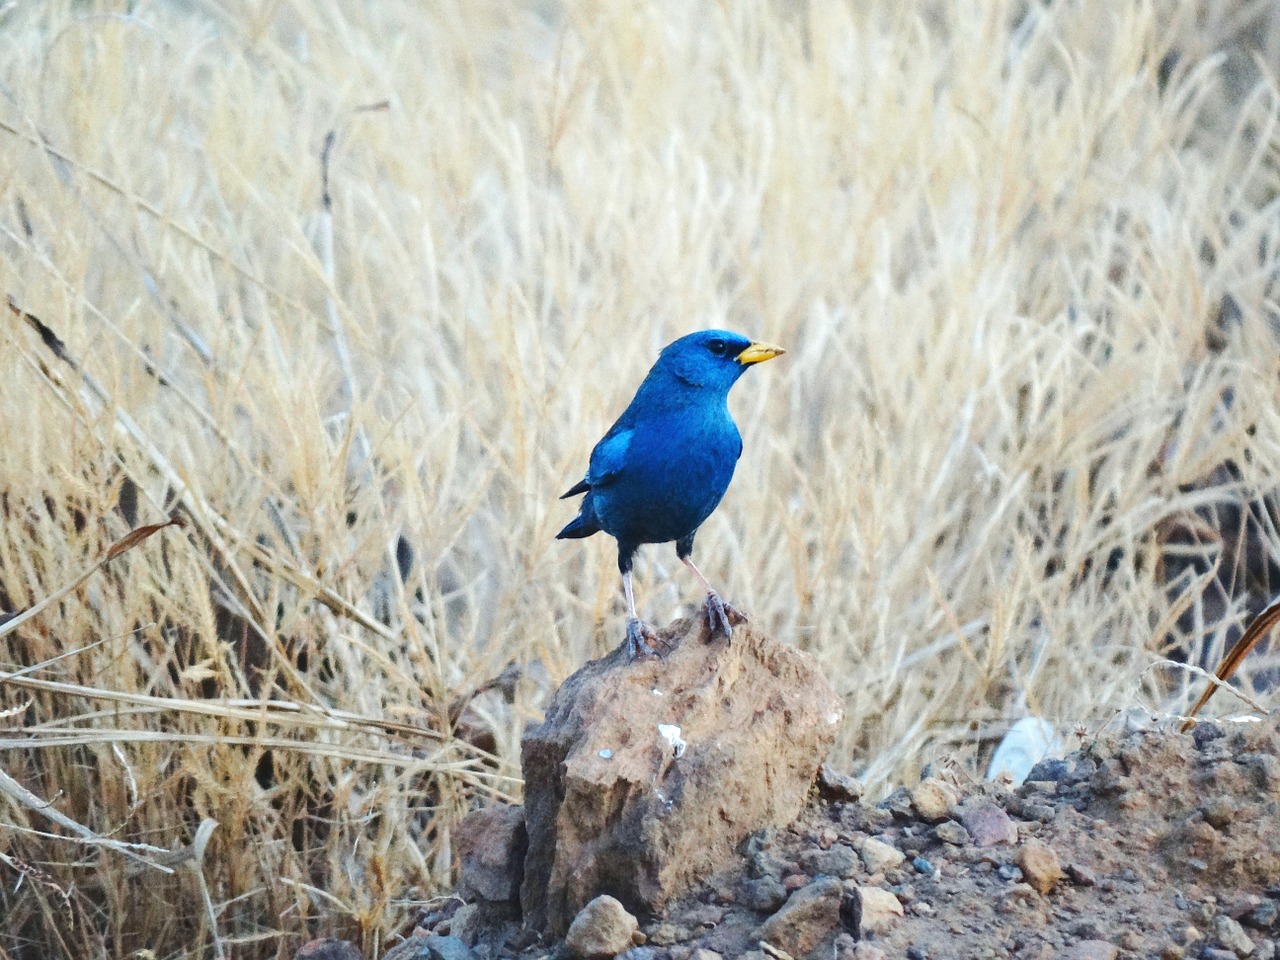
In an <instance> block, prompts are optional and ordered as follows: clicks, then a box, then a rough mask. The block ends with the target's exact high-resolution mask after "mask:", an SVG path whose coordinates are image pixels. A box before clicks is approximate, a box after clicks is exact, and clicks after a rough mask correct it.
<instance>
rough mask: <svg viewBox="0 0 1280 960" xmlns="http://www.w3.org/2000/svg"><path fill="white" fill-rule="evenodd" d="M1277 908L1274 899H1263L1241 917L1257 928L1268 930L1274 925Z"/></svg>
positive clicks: (1278, 911)
mask: <svg viewBox="0 0 1280 960" xmlns="http://www.w3.org/2000/svg"><path fill="white" fill-rule="evenodd" d="M1277 913H1280V910H1277V908H1276V904H1275V901H1274V900H1263V901H1262V902H1261V903H1260V904H1258V905H1257V906H1256V907H1254V908H1253V909H1252V910H1250V911H1249V912H1248V913H1246V914H1245V915H1244V917H1243V918H1242V919H1243V920H1244V922H1245V923H1247V924H1248V925H1249V926H1251V927H1256V928H1257V929H1259V930H1268V929H1270V928H1271V927H1274V926H1275V925H1276V916H1277Z"/></svg>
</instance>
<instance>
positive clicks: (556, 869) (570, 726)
mask: <svg viewBox="0 0 1280 960" xmlns="http://www.w3.org/2000/svg"><path fill="white" fill-rule="evenodd" d="M659 643H660V644H661V645H663V646H667V647H674V649H673V650H672V652H671V653H670V654H669V655H668V656H667V657H666V658H664V659H660V660H659V659H655V660H645V661H638V662H635V663H628V662H627V660H626V652H625V650H623V649H622V648H621V647H620V648H619V649H618V650H615V651H614V652H613V653H612V654H611V655H609V656H607V657H605V658H603V659H600V660H595V661H592V662H591V663H588V664H587V665H586V666H584V667H583V668H582V669H580V670H579V671H578V672H577V673H575V674H574V675H573V676H571V677H570V678H569V679H568V680H566V681H565V682H564V684H563V685H562V686H561V687H560V689H559V690H558V691H557V692H556V694H555V696H554V697H553V698H552V701H551V704H550V706H549V707H548V709H547V714H546V719H545V720H544V721H543V722H542V723H541V724H538V725H537V726H534V727H532V728H530V729H529V730H528V731H527V732H526V733H525V735H524V739H523V741H522V744H521V754H522V764H523V770H524V779H525V822H526V824H527V826H528V831H529V852H528V856H527V857H526V859H525V877H524V883H523V886H522V887H521V900H522V902H523V906H524V910H525V922H526V923H527V924H528V925H530V926H531V927H533V928H534V929H538V930H541V931H544V932H546V933H548V934H551V935H557V934H559V933H560V932H561V931H563V930H564V928H565V927H566V926H567V925H568V923H569V921H570V919H572V918H573V916H574V915H575V914H576V913H577V912H578V910H580V909H581V908H582V906H583V905H585V903H586V902H587V901H588V900H589V899H590V898H591V897H593V896H594V895H595V894H596V893H597V892H598V891H600V890H609V891H611V892H612V893H613V894H614V895H615V896H617V897H618V899H619V900H620V901H621V902H623V903H624V904H625V905H626V906H628V907H629V908H631V909H633V910H636V911H637V912H638V911H641V910H643V911H644V912H656V911H658V910H660V909H661V908H662V907H663V906H664V905H665V904H666V903H667V902H668V901H670V900H671V899H672V898H673V897H676V896H678V895H679V894H681V893H683V892H685V891H687V890H688V889H690V888H691V887H692V886H693V885H694V884H695V883H698V882H700V881H702V880H703V879H705V878H706V877H707V876H709V875H710V874H711V873H712V872H713V871H715V870H716V869H717V868H719V867H721V866H723V865H725V864H726V863H727V862H729V860H730V859H731V858H732V855H733V851H734V847H735V846H736V845H737V844H738V843H739V842H741V841H742V840H743V839H744V838H745V837H747V836H749V835H750V834H752V833H754V832H756V831H758V830H761V829H764V828H768V827H778V826H783V825H786V824H788V823H790V822H791V821H792V820H794V819H795V817H796V815H797V814H798V813H799V812H800V810H801V808H802V806H803V805H804V802H805V799H806V796H807V794H808V791H809V787H810V786H811V785H812V784H813V782H814V778H815V776H816V774H817V770H818V765H819V764H820V763H821V762H822V760H823V759H824V757H825V756H826V753H827V751H828V749H829V748H830V746H831V744H832V742H833V741H834V738H835V733H836V730H837V729H838V726H839V723H840V719H841V716H842V710H841V702H840V699H839V698H838V697H837V696H836V695H835V693H834V692H833V691H832V690H831V686H830V684H828V683H827V681H826V678H825V677H824V676H823V674H822V672H821V671H820V670H819V669H818V667H817V665H816V664H815V663H814V662H813V661H812V660H811V659H810V658H809V657H808V656H807V655H806V654H804V653H802V652H801V651H799V650H797V649H795V648H794V647H789V646H785V645H782V644H778V643H774V642H773V641H771V640H768V639H767V638H765V637H764V636H763V635H762V634H760V633H759V632H757V631H755V630H754V629H753V628H752V627H751V626H749V625H744V626H743V627H741V628H740V629H738V630H736V631H735V632H734V636H733V642H732V643H725V642H724V641H722V640H718V639H717V640H715V641H714V642H709V639H708V628H707V626H706V622H705V618H703V617H695V618H692V619H689V620H682V621H677V622H676V623H674V624H672V626H671V627H669V628H667V629H666V630H664V631H661V633H660V634H659ZM655 690H656V691H659V692H660V693H661V694H662V696H661V697H657V696H654V691H655ZM659 724H662V725H664V726H671V727H678V728H679V730H680V734H679V736H680V737H681V739H683V740H684V741H685V743H686V744H687V747H686V749H685V751H684V753H683V754H682V755H681V757H680V758H679V759H676V758H675V757H674V756H673V752H672V749H671V744H670V742H669V740H668V739H666V738H664V736H663V735H662V734H660V733H659V732H658V725H659Z"/></svg>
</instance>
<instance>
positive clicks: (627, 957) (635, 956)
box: [616, 947, 664, 960]
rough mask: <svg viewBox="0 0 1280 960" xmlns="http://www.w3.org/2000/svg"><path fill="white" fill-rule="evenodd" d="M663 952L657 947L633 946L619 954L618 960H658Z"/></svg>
mask: <svg viewBox="0 0 1280 960" xmlns="http://www.w3.org/2000/svg"><path fill="white" fill-rule="evenodd" d="M663 953H664V951H662V950H659V949H658V948H657V947H632V948H631V949H630V950H624V951H622V953H620V954H618V956H617V958H616V960H658V958H659V957H660V956H662V955H663Z"/></svg>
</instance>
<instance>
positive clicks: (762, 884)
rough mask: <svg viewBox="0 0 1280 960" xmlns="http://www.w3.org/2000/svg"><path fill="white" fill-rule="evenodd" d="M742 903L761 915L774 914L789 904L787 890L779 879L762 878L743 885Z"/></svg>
mask: <svg viewBox="0 0 1280 960" xmlns="http://www.w3.org/2000/svg"><path fill="white" fill-rule="evenodd" d="M741 902H742V904H743V905H744V906H746V907H749V908H750V909H752V910H758V911H759V912H760V913H773V912H774V911H775V910H777V909H778V908H779V907H780V906H782V905H783V904H784V903H786V902H787V888H786V887H784V886H783V885H782V881H781V880H779V879H778V878H777V877H761V878H759V879H758V880H748V881H747V882H746V883H744V884H743V885H742V896H741Z"/></svg>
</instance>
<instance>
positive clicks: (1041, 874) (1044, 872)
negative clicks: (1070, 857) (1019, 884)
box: [1016, 840, 1063, 893]
mask: <svg viewBox="0 0 1280 960" xmlns="http://www.w3.org/2000/svg"><path fill="white" fill-rule="evenodd" d="M1016 860H1017V864H1018V866H1019V867H1021V868H1022V872H1023V874H1024V875H1025V876H1026V878H1027V882H1028V883H1030V884H1031V886H1033V887H1035V888H1036V890H1038V891H1039V892H1040V893H1048V892H1049V891H1050V890H1052V889H1053V887H1054V885H1055V884H1056V883H1057V882H1058V881H1059V880H1061V879H1062V876H1063V874H1062V864H1061V863H1060V862H1059V861H1058V854H1057V852H1056V851H1054V849H1053V847H1051V846H1049V845H1048V844H1045V843H1041V842H1040V841H1039V840H1028V841H1027V842H1026V843H1024V844H1023V845H1022V848H1021V849H1020V850H1019V851H1018V855H1017V858H1016Z"/></svg>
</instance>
